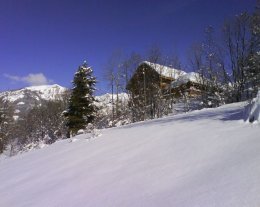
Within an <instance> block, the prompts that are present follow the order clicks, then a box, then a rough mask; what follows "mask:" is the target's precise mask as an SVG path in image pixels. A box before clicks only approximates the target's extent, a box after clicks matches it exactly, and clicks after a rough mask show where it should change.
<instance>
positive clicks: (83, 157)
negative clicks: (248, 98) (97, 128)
mask: <svg viewBox="0 0 260 207" xmlns="http://www.w3.org/2000/svg"><path fill="white" fill-rule="evenodd" d="M244 106H245V103H237V104H231V105H226V106H223V107H220V108H217V109H204V110H201V111H194V112H191V113H187V114H181V115H176V116H169V117H166V118H163V119H157V120H152V121H146V122H141V123H135V124H131V125H127V126H124V127H118V128H112V129H106V130H103V131H101V132H100V133H101V136H98V137H96V138H92V139H85V138H84V137H85V136H86V135H79V136H78V137H76V138H74V139H73V141H69V140H63V141H60V142H57V143H55V144H53V145H51V146H48V147H45V148H43V149H40V150H35V151H31V152H28V153H24V154H21V155H18V156H15V157H12V158H7V159H2V160H1V161H0V206H1V207H18V206H19V207H36V206H37V207H53V206H55V207H72V206H73V207H74V206H75V207H88V206H89V207H94V206H97V207H101V206H102V207H103V206H105V207H115V206H116V207H133V206H138V207H139V206H142V207H144V206H148V207H152V206H161V207H164V206H170V207H195V206H196V207H213V206H214V207H231V206H232V207H233V206H234V207H240V206H241V207H242V206H243V207H259V206H260V124H259V123H254V124H250V123H248V122H245V121H244V119H243V118H244V113H245V112H244Z"/></svg>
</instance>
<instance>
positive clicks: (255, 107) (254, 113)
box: [247, 91, 260, 122]
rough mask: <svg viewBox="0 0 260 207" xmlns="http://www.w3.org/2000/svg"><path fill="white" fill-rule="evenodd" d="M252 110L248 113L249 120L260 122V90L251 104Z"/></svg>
mask: <svg viewBox="0 0 260 207" xmlns="http://www.w3.org/2000/svg"><path fill="white" fill-rule="evenodd" d="M249 108H250V112H249V114H248V118H247V121H248V122H260V91H258V93H257V96H256V98H254V99H253V102H252V104H250V105H249Z"/></svg>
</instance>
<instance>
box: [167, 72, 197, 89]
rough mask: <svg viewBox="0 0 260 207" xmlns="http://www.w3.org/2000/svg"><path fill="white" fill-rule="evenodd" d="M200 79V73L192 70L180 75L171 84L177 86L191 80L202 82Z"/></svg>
mask: <svg viewBox="0 0 260 207" xmlns="http://www.w3.org/2000/svg"><path fill="white" fill-rule="evenodd" d="M199 79H200V75H199V74H198V73H195V72H190V73H186V74H183V75H181V76H179V77H178V78H177V80H176V81H173V82H172V85H171V86H172V87H173V88H177V87H179V86H180V85H182V84H186V83H188V82H189V81H191V82H193V83H199V82H200V81H199Z"/></svg>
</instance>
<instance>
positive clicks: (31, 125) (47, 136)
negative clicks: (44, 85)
mask: <svg viewBox="0 0 260 207" xmlns="http://www.w3.org/2000/svg"><path fill="white" fill-rule="evenodd" d="M66 100H67V99H66V98H63V99H62V100H58V101H44V100H43V101H42V102H41V104H40V105H37V106H34V107H33V108H32V109H30V110H29V111H25V112H23V113H19V117H16V116H15V115H14V106H13V104H12V103H10V102H8V101H7V100H4V99H0V131H1V134H0V153H2V152H3V151H4V150H7V151H8V153H9V154H8V155H9V156H12V155H14V154H16V153H17V152H19V151H24V150H29V149H31V148H34V147H37V146H39V145H40V144H51V143H53V142H55V141H56V140H57V139H60V138H65V137H66V132H67V129H66V125H65V119H64V117H63V116H62V112H63V111H64V110H65V109H66V107H67V103H66Z"/></svg>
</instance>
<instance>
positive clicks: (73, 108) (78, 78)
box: [64, 62, 97, 136]
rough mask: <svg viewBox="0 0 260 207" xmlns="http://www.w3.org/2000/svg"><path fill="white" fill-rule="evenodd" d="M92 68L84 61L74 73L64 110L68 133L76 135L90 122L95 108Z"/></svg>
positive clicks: (94, 79) (94, 80)
mask: <svg viewBox="0 0 260 207" xmlns="http://www.w3.org/2000/svg"><path fill="white" fill-rule="evenodd" d="M92 72H93V71H92V69H91V67H89V66H88V65H87V63H86V62H84V64H83V65H82V66H80V67H79V68H78V71H77V72H76V73H75V75H74V80H73V82H72V83H73V86H74V87H73V89H72V91H71V96H70V99H69V103H68V109H67V110H66V111H65V113H64V116H65V117H66V119H67V120H66V125H67V127H68V130H69V134H68V135H72V136H74V135H76V134H77V132H78V131H79V130H80V129H85V128H86V126H87V125H88V124H89V123H92V122H93V120H94V118H95V115H96V112H97V108H96V106H95V105H94V100H95V99H94V96H93V93H94V91H95V84H96V78H95V77H94V76H93V75H92Z"/></svg>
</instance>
